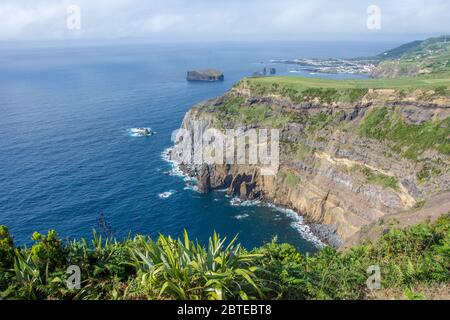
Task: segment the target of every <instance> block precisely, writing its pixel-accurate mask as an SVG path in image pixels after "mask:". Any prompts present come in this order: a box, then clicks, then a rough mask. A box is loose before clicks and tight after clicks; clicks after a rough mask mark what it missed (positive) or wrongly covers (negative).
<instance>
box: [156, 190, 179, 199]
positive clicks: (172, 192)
mask: <svg viewBox="0 0 450 320" xmlns="http://www.w3.org/2000/svg"><path fill="white" fill-rule="evenodd" d="M174 193H175V191H173V190H170V191H166V192H163V193H160V194H158V197H159V198H160V199H167V198H169V197H170V196H171V195H173V194H174Z"/></svg>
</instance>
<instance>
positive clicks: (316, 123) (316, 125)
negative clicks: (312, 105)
mask: <svg viewBox="0 0 450 320" xmlns="http://www.w3.org/2000/svg"><path fill="white" fill-rule="evenodd" d="M332 120H333V116H331V115H329V114H326V113H318V114H316V115H313V116H311V117H309V119H308V123H309V127H308V131H309V132H315V131H317V130H320V129H323V128H324V127H325V126H326V125H328V124H329V123H330V122H331V121H332Z"/></svg>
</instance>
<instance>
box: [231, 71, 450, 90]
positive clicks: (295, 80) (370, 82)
mask: <svg viewBox="0 0 450 320" xmlns="http://www.w3.org/2000/svg"><path fill="white" fill-rule="evenodd" d="M243 81H247V82H248V83H249V84H251V85H256V86H258V85H259V86H262V87H266V88H268V89H270V88H273V87H274V86H275V87H277V86H283V87H291V88H293V89H297V90H304V89H307V88H325V89H326V88H328V89H352V88H367V89H411V88H412V89H414V88H431V89H432V88H438V87H447V88H450V72H449V73H443V74H439V75H427V76H421V77H415V78H411V77H399V78H395V79H367V80H366V79H363V80H362V79H358V80H333V79H320V78H303V77H262V78H247V79H244V80H243ZM238 85H239V84H238Z"/></svg>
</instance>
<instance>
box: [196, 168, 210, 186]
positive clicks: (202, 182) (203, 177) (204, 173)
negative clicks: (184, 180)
mask: <svg viewBox="0 0 450 320" xmlns="http://www.w3.org/2000/svg"><path fill="white" fill-rule="evenodd" d="M197 179H198V192H199V193H208V192H210V191H211V176H210V173H209V166H208V165H207V164H203V165H202V167H201V169H200V172H199V173H198V176H197Z"/></svg>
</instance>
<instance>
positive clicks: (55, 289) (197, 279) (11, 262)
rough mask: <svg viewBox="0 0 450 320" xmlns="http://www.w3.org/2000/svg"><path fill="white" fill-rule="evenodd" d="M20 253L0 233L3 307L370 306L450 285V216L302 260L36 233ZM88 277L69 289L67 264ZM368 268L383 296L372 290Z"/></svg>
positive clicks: (266, 251) (268, 250)
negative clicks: (393, 294) (305, 302)
mask: <svg viewBox="0 0 450 320" xmlns="http://www.w3.org/2000/svg"><path fill="white" fill-rule="evenodd" d="M33 240H34V241H35V244H34V245H33V246H32V247H31V248H22V247H15V246H14V243H13V239H12V236H11V235H10V234H9V232H8V229H7V228H6V227H4V226H0V298H1V299H164V300H165V299H261V298H267V299H365V298H370V297H373V296H376V295H377V294H381V293H383V292H384V291H386V290H396V291H397V292H400V297H402V298H410V299H417V298H426V297H427V296H426V295H424V294H423V293H421V292H422V289H426V290H425V291H429V290H432V288H435V287H442V286H444V287H445V286H447V290H448V284H449V283H450V268H449V267H450V265H449V262H450V216H448V215H447V216H443V217H441V218H440V219H439V220H438V221H437V222H436V223H434V224H432V225H431V224H420V225H416V226H413V227H410V228H408V229H406V230H403V231H401V230H396V229H392V230H391V231H390V232H388V233H386V234H385V235H384V236H382V238H381V239H380V240H379V241H378V242H377V243H376V244H367V245H362V246H358V247H355V248H353V249H351V250H349V251H346V252H339V251H336V250H334V249H332V248H330V247H326V248H324V249H322V250H320V251H319V252H318V253H317V254H315V255H303V254H300V253H299V252H298V251H297V250H296V249H295V248H294V247H293V246H291V245H288V244H277V243H275V242H272V243H268V244H266V245H264V246H262V247H259V248H255V249H253V250H246V249H244V248H242V247H241V246H240V245H238V244H237V243H236V241H231V242H227V241H226V240H225V239H221V238H220V237H219V236H217V235H216V234H214V236H213V237H212V238H211V239H210V241H209V243H208V244H207V245H206V246H204V245H202V244H198V243H196V242H194V241H192V240H190V239H189V237H188V236H187V234H186V233H185V235H184V237H183V238H181V239H173V238H170V237H165V236H160V237H159V238H158V239H157V240H152V239H151V238H149V237H145V236H137V237H135V238H130V239H127V240H124V241H113V240H105V239H102V238H101V237H98V236H96V235H94V239H93V240H92V241H91V242H89V241H87V240H79V241H66V242H64V241H61V240H60V239H59V237H58V235H57V234H56V233H55V232H54V231H50V232H49V233H48V234H47V235H42V234H38V233H35V234H34V235H33ZM73 265H76V266H78V267H80V270H81V285H80V288H79V289H69V288H68V287H67V286H66V280H68V277H69V274H67V272H66V271H67V268H68V266H73ZM370 266H378V267H379V270H380V274H381V288H380V290H376V291H370V290H368V288H367V281H368V278H369V276H370V274H368V273H367V270H368V268H369V267H370Z"/></svg>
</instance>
